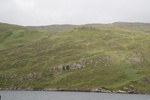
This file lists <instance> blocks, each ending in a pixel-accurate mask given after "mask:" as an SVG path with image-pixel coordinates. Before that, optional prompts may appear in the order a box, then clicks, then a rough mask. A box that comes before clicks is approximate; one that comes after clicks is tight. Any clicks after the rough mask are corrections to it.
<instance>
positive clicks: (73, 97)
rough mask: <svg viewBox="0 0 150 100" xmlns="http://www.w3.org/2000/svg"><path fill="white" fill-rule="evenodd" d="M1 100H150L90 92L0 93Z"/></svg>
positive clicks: (145, 96) (147, 98)
mask: <svg viewBox="0 0 150 100" xmlns="http://www.w3.org/2000/svg"><path fill="white" fill-rule="evenodd" d="M0 95H1V100H150V95H141V94H113V93H91V92H52V91H0Z"/></svg>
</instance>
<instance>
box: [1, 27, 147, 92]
mask: <svg viewBox="0 0 150 100" xmlns="http://www.w3.org/2000/svg"><path fill="white" fill-rule="evenodd" d="M149 44H150V34H147V33H144V32H137V31H134V30H132V31H130V30H127V29H121V28H114V27H108V26H97V25H96V26H94V25H82V26H78V27H75V28H73V29H72V28H71V29H68V30H64V31H62V32H58V33H57V34H54V35H52V36H51V37H49V38H45V39H41V40H40V41H37V42H34V43H31V44H28V45H26V46H23V47H20V48H13V49H8V50H5V51H2V52H0V56H1V58H0V69H1V70H0V88H2V89H47V88H57V89H73V90H93V89H100V88H102V89H108V90H111V91H117V90H120V89H121V90H125V91H129V92H150V88H149V87H150V84H149V83H150V81H149V79H150V74H149V70H150V55H149V52H150V45H149Z"/></svg>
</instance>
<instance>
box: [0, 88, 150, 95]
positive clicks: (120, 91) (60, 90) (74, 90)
mask: <svg viewBox="0 0 150 100" xmlns="http://www.w3.org/2000/svg"><path fill="white" fill-rule="evenodd" d="M0 91H51V92H89V93H114V94H141V95H150V93H147V92H133V91H132V92H128V91H123V90H118V91H110V90H106V91H94V90H76V89H50V88H49V89H0Z"/></svg>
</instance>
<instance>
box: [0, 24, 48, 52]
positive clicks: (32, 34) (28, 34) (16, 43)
mask: <svg viewBox="0 0 150 100" xmlns="http://www.w3.org/2000/svg"><path fill="white" fill-rule="evenodd" d="M45 36H46V34H44V33H41V32H39V31H36V30H31V29H29V28H26V27H24V26H18V25H10V24H5V23H0V50H4V49H9V48H12V47H20V46H24V45H26V44H28V43H31V42H34V41H37V40H39V39H41V38H43V37H45Z"/></svg>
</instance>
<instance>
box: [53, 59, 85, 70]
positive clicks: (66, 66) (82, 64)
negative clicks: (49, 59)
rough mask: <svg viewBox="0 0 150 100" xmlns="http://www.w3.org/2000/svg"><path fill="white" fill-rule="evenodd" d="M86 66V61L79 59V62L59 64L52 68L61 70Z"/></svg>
mask: <svg viewBox="0 0 150 100" xmlns="http://www.w3.org/2000/svg"><path fill="white" fill-rule="evenodd" d="M82 67H85V62H84V61H79V62H78V63H73V64H71V65H58V66H54V67H53V68H52V69H53V70H54V69H59V70H74V69H79V68H82Z"/></svg>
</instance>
